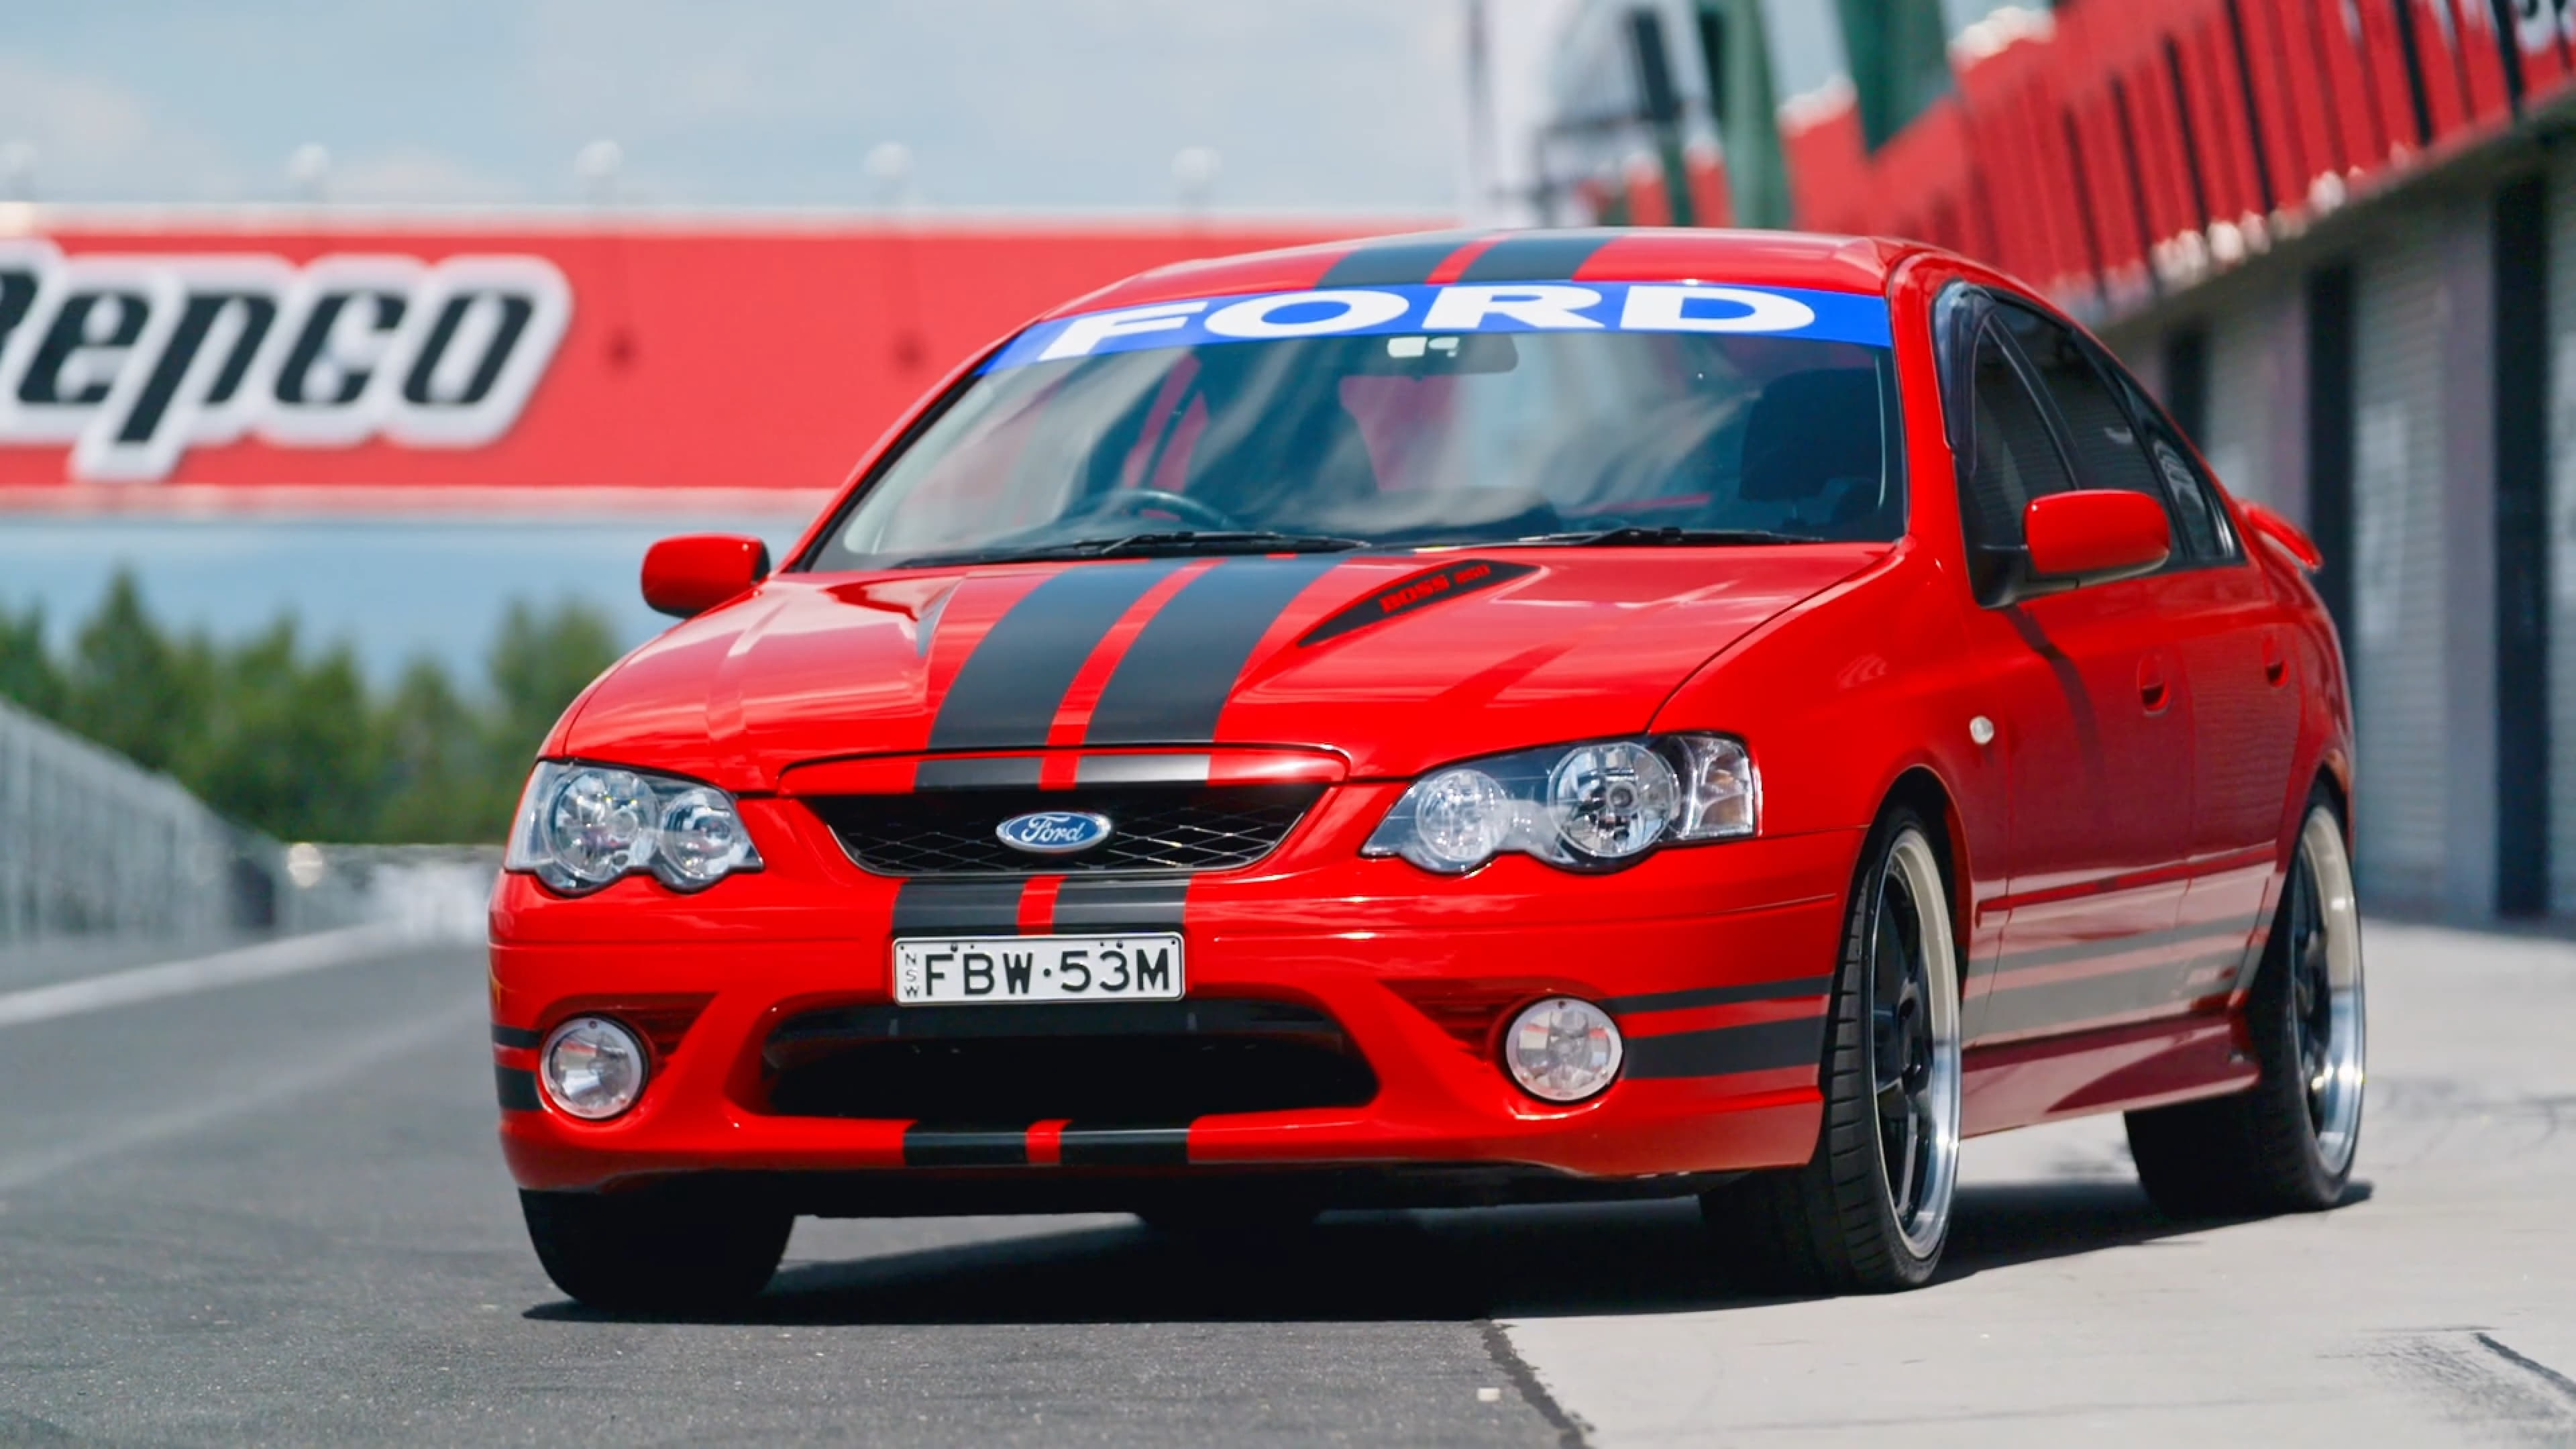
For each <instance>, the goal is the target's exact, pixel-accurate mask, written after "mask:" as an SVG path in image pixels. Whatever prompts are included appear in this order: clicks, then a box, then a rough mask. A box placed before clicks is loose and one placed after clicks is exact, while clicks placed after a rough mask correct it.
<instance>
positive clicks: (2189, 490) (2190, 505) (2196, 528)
mask: <svg viewBox="0 0 2576 1449" xmlns="http://www.w3.org/2000/svg"><path fill="white" fill-rule="evenodd" d="M2111 376H2112V377H2113V378H2115V379H2117V380H2118V382H2119V384H2120V388H2121V391H2122V393H2123V395H2124V396H2125V397H2126V398H2127V399H2128V403H2129V411H2130V413H2131V414H2132V415H2134V416H2135V417H2136V418H2137V419H2138V428H2139V431H2140V432H2141V433H2143V434H2145V436H2146V442H2147V456H2148V457H2149V458H2150V459H2152V460H2153V461H2154V464H2155V469H2156V479H2157V482H2158V483H2159V484H2161V485H2162V486H2163V488H2164V493H2165V504H2166V506H2167V507H2169V508H2171V509H2172V510H2173V515H2174V518H2175V519H2176V520H2177V522H2178V523H2179V525H2180V526H2179V527H2178V528H2176V529H2175V530H2174V547H2175V549H2176V551H2177V552H2179V553H2181V554H2182V555H2183V556H2184V557H2187V558H2190V559H2193V560H2195V561H2204V562H2217V561H2220V560H2225V559H2233V558H2237V557H2240V556H2241V555H2240V553H2239V551H2238V549H2237V547H2236V530H2235V529H2233V528H2230V527H2229V526H2228V523H2227V509H2226V506H2225V505H2224V504H2221V503H2220V502H2219V501H2218V491H2217V488H2216V486H2215V485H2213V484H2212V483H2211V482H2210V481H2209V476H2208V475H2207V474H2205V473H2203V472H2202V471H2201V470H2200V466H2199V465H2198V464H2196V463H2194V462H2193V461H2192V456H2191V449H2190V448H2188V447H2186V446H2184V445H2183V441H2182V434H2181V433H2180V432H2178V431H2176V430H2175V428H2174V427H2173V425H2172V424H2171V423H2169V422H2167V421H2166V420H2165V416H2164V414H2163V412H2162V411H2161V410H2159V409H2158V408H2157V407H2156V405H2155V404H2154V403H2152V402H2150V401H2149V400H2148V399H2147V392H2146V389H2145V388H2143V387H2140V386H2139V385H2138V381H2137V379H2136V378H2133V377H2131V376H2129V375H2128V374H2127V373H2126V372H2123V371H2121V370H2120V368H2119V367H2118V366H2117V365H2116V364H2115V365H2114V366H2113V367H2112V368H2111Z"/></svg>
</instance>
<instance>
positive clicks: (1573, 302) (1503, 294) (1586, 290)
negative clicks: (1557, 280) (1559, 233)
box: [1422, 285, 1601, 332]
mask: <svg viewBox="0 0 2576 1449" xmlns="http://www.w3.org/2000/svg"><path fill="white" fill-rule="evenodd" d="M1600 305H1601V294H1600V293H1599V292H1596V291H1594V290H1592V289H1591V288H1590V287H1556V286H1529V285H1522V286H1515V287H1443V288H1441V289H1440V295H1439V296H1437V297H1434V298H1432V299H1431V310H1430V312H1429V314H1428V315H1426V316H1425V317H1424V318H1423V319H1422V325H1423V327H1424V328H1425V329H1426V330H1428V331H1432V332H1473V331H1475V330H1476V329H1477V328H1479V327H1482V326H1484V325H1485V319H1486V318H1488V317H1509V318H1511V319H1512V320H1513V321H1515V322H1518V323H1520V324H1521V325H1522V326H1524V327H1536V328H1539V329H1541V330H1543V331H1554V330H1557V329H1560V328H1562V329H1564V330H1566V331H1569V332H1574V331H1581V330H1583V329H1585V328H1597V327H1599V326H1600V325H1601V324H1600V322H1598V321H1596V320H1594V319H1593V318H1590V317H1586V316H1584V315H1583V314H1582V312H1581V311H1579V310H1578V309H1580V308H1584V307H1598V306H1600Z"/></svg>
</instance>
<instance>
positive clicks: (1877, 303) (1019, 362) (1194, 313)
mask: <svg viewBox="0 0 2576 1449" xmlns="http://www.w3.org/2000/svg"><path fill="white" fill-rule="evenodd" d="M1605 331H1606V332H1703V333H1745V334H1751V333H1758V334H1761V335H1763V336H1769V337H1811V338H1814V339H1816V340H1818V341H1823V342H1857V343H1861V344H1864V345H1866V346H1871V347H1885V346H1887V345H1888V343H1889V340H1890V336H1891V334H1890V331H1889V328H1888V321H1887V301H1886V299H1885V298H1883V297H1879V296H1875V295H1864V294H1860V293H1853V292H1819V291H1810V290H1806V289H1802V288H1796V287H1728V286H1718V285H1712V284H1706V283H1696V282H1693V283H1681V282H1580V283H1577V282H1514V283H1502V284H1496V285H1451V286H1427V285H1424V286H1388V287H1337V288H1328V289H1325V290H1322V291H1312V292H1266V293H1261V294H1257V295H1254V296H1248V297H1206V298H1197V299H1193V300H1190V301H1185V302H1158V303H1155V304H1154V305H1152V306H1147V307H1121V308H1118V309H1116V310H1114V311H1107V312H1085V313H1082V314H1080V315H1079V316H1073V317H1059V318H1056V319H1055V320H1053V321H1050V322H1041V323H1039V324H1038V325H1036V326H1035V327H1032V328H1030V329H1029V330H1027V331H1026V332H1023V333H1021V334H1020V335H1019V336H1018V337H1015V338H1013V339H1012V340H1011V343H1010V345H1009V346H1007V347H1005V348H1003V349H1002V350H1001V351H1000V352H998V353H996V354H994V356H993V359H992V361H990V362H988V363H986V364H985V368H986V370H987V371H992V370H998V369H1001V368H1006V367H1025V366H1027V365H1029V364H1030V363H1033V362H1056V361H1060V360H1063V359H1065V358H1075V357H1096V356H1099V355H1100V354H1102V353H1108V352H1137V351H1142V350H1144V349H1147V348H1156V347H1197V346H1201V345H1203V344H1206V343H1212V342H1261V341H1272V340H1276V339H1279V338H1289V337H1374V336H1385V335H1392V334H1399V333H1412V332H1424V333H1463V332H1605Z"/></svg>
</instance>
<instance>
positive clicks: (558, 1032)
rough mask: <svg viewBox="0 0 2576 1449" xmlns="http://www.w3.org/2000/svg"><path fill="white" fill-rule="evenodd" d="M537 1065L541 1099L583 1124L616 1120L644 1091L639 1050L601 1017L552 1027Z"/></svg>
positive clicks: (629, 1036)
mask: <svg viewBox="0 0 2576 1449" xmlns="http://www.w3.org/2000/svg"><path fill="white" fill-rule="evenodd" d="M537 1059H538V1061H539V1063H540V1064H541V1065H543V1067H544V1068H545V1082H546V1096H547V1098H548V1099H549V1100H551V1101H552V1102H553V1103H554V1104H555V1105H556V1106H557V1107H559V1108H561V1109H563V1110H564V1111H566V1112H569V1113H571V1114H572V1115H573V1116H576V1117H579V1118H582V1119H583V1120H585V1121H589V1122H601V1121H605V1120H607V1119H608V1118H611V1117H614V1116H616V1115H617V1114H618V1113H620V1112H623V1111H625V1110H626V1109H627V1108H629V1107H632V1106H634V1105H635V1098H636V1096H637V1095H638V1094H639V1093H641V1092H642V1091H643V1090H644V1073H645V1071H646V1067H645V1056H644V1044H643V1043H642V1042H639V1041H637V1040H636V1039H635V1033H633V1032H631V1031H628V1030H627V1029H626V1028H624V1027H622V1026H620V1025H618V1024H617V1023H616V1022H613V1021H610V1020H608V1019H607V1018H606V1017H600V1016H576V1017H574V1018H573V1019H572V1020H570V1021H567V1022H565V1023H564V1024H563V1025H561V1026H559V1027H556V1028H555V1029H554V1030H553V1031H552V1032H550V1033H548V1034H547V1036H546V1043H545V1047H544V1049H543V1050H542V1051H540V1052H539V1053H538V1054H537Z"/></svg>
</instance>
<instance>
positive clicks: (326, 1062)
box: [0, 996, 490, 1194]
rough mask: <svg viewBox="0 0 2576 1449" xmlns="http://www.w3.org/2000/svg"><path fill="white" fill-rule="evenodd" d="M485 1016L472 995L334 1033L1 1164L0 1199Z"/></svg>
mask: <svg viewBox="0 0 2576 1449" xmlns="http://www.w3.org/2000/svg"><path fill="white" fill-rule="evenodd" d="M489 1009H490V1008H489V1007H488V1006H487V1005H486V1003H485V1002H484V1001H483V999H482V998H481V997H480V996H477V997H476V998H475V999H474V1000H473V1001H471V1002H469V1003H464V1004H461V1005H459V1006H458V1007H456V1008H455V1009H453V1010H449V1011H441V1012H436V1013H433V1014H431V1015H429V1016H425V1017H421V1018H419V1019H417V1020H415V1021H413V1022H412V1023H411V1024H409V1025H408V1026H405V1027H403V1028H402V1029H400V1030H398V1031H388V1032H367V1031H351V1032H343V1033H339V1035H342V1036H345V1037H346V1038H347V1040H346V1044H345V1045H343V1046H341V1047H340V1049H339V1050H337V1051H334V1052H331V1053H330V1054H328V1055H326V1056H318V1057H315V1058H313V1059H312V1060H310V1061H307V1062H304V1063H303V1064H301V1065H299V1066H296V1067H292V1068H289V1069H287V1070H284V1071H280V1072H278V1073H276V1074H275V1075H273V1076H269V1077H266V1078H264V1079H262V1080H261V1081H260V1082H259V1084H258V1085H257V1086H253V1087H249V1088H246V1089H244V1090H242V1091H239V1092H233V1093H229V1094H227V1095H224V1096H219V1097H209V1098H206V1099H204V1100H202V1101H198V1102H194V1103H191V1104H190V1105H188V1106H185V1107H179V1108H175V1109H173V1110H171V1111H168V1112H160V1113H155V1114H154V1115H152V1116H149V1117H143V1118H138V1119H136V1120H134V1121H131V1122H126V1123H122V1124H119V1125H117V1126H114V1127H109V1128H105V1129H103V1130H100V1131H96V1132H92V1133H90V1134H88V1135H87V1136H84V1137H82V1138H81V1139H80V1140H79V1141H77V1142H67V1143H64V1144H63V1145H61V1146H59V1147H51V1148H45V1149H42V1150H39V1151H35V1152H26V1153H20V1154H19V1155H18V1156H16V1157H10V1158H0V1194H6V1193H10V1192H14V1191H16V1190H18V1189H19V1188H22V1187H26V1186H28V1185H30V1184H32V1183H35V1182H38V1181H41V1180H43V1179H45V1178H48V1177H52V1176H54V1175H55V1174H57V1173H62V1172H68V1171H70V1170H71V1169H73V1168H75V1167H82V1166H86V1165H87V1164H89V1163H92V1162H96V1161H98V1160H99V1159H101V1158H104V1157H114V1156H116V1155H118V1154H119V1153H124V1152H132V1151H134V1150H136V1149H138V1148H143V1147H150V1146H152V1145H153V1144H155V1143H159V1142H166V1141H168V1140H170V1139H171V1138H174V1137H189V1136H194V1135H195V1134H197V1133H200V1132H203V1131H205V1130H206V1129H207V1128H209V1127H212V1126H214V1125H216V1124H217V1123H220V1122H223V1121H226V1120H228V1119H230V1118H234V1117H241V1116H246V1115H248V1114H250V1113H253V1112H257V1111H261V1110H263V1109H266V1108H269V1107H275V1106H279V1105H281V1104H283V1103H285V1102H287V1101H289V1100H291V1099H293V1098H296V1097H300V1096H302V1095H304V1094H305V1093H307V1092H312V1091H317V1090H319V1089H320V1088H323V1087H327V1086H329V1085H331V1084H332V1083H333V1082H336V1081H338V1080H340V1079H341V1078H343V1077H347V1076H351V1075H353V1074H355V1073H357V1072H361V1071H364V1070H366V1069H367V1068H369V1067H373V1066H378V1065H381V1064H383V1063H386V1062H390V1061H393V1060H395V1059H396V1058H399V1057H402V1056H406V1055H408V1054H410V1053H412V1052H415V1051H419V1050H420V1049H421V1048H423V1047H426V1046H428V1045H430V1044H431V1043H433V1042H435V1041H437V1040H438V1039H439V1038H440V1037H442V1036H447V1035H451V1034H453V1033H457V1032H461V1031H464V1030H465V1029H467V1028H468V1027H471V1026H476V1025H479V1024H481V1023H482V1021H483V1020H484V1016H485V1013H486V1012H487V1011H488V1010H489Z"/></svg>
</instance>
